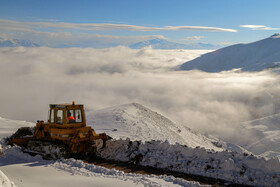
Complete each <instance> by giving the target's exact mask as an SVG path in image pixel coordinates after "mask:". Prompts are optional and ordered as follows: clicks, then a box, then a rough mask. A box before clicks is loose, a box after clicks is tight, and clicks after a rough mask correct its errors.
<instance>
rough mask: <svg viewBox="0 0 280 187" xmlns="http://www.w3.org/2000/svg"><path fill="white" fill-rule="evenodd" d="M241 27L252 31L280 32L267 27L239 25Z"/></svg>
mask: <svg viewBox="0 0 280 187" xmlns="http://www.w3.org/2000/svg"><path fill="white" fill-rule="evenodd" d="M239 27H243V28H248V29H252V30H280V28H271V27H267V26H265V25H239Z"/></svg>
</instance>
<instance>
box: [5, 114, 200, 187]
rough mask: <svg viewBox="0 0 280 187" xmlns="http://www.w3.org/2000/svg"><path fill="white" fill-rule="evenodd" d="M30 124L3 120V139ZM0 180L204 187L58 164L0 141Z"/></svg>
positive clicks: (35, 183)
mask: <svg viewBox="0 0 280 187" xmlns="http://www.w3.org/2000/svg"><path fill="white" fill-rule="evenodd" d="M34 125H35V124H33V123H29V122H26V121H17V120H8V119H4V118H0V126H1V128H2V129H1V131H0V136H1V137H6V136H8V135H11V134H12V133H14V132H15V131H16V130H17V128H18V127H22V126H34ZM0 150H1V151H0V152H3V154H1V155H0V171H1V172H0V181H1V182H2V186H4V187H6V186H7V187H10V186H23V187H25V186H26V187H32V186H36V187H37V186H46V187H47V186H54V187H55V186H69V187H71V186H73V187H74V186H75V187H76V186H112V187H113V186H124V187H130V186H194V187H196V186H201V185H200V184H199V183H197V182H191V181H186V180H183V179H177V178H174V177H172V176H165V175H163V176H153V175H140V174H129V173H124V172H121V171H118V170H115V169H106V168H104V167H100V166H95V165H93V164H87V163H84V162H82V161H79V160H74V159H62V160H57V161H49V160H43V159H42V158H41V156H38V155H37V156H35V157H33V156H30V155H29V154H26V153H23V152H22V151H21V149H20V148H18V147H11V146H7V145H5V144H4V142H3V140H2V142H0Z"/></svg>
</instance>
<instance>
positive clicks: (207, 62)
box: [180, 34, 280, 72]
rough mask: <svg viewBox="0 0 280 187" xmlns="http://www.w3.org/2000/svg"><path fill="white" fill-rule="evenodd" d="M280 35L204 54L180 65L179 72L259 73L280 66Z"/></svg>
mask: <svg viewBox="0 0 280 187" xmlns="http://www.w3.org/2000/svg"><path fill="white" fill-rule="evenodd" d="M279 49H280V34H274V35H272V36H271V37H269V38H266V39H263V40H260V41H256V42H253V43H248V44H236V45H231V46H228V47H225V48H222V49H218V50H216V51H214V52H210V53H206V54H204V55H202V56H200V57H198V58H196V59H193V60H191V61H188V62H186V63H184V64H182V65H181V67H180V69H181V70H193V69H198V70H202V71H206V72H220V71H228V70H232V69H241V70H242V71H261V70H264V69H270V68H278V67H279V65H280V50H279Z"/></svg>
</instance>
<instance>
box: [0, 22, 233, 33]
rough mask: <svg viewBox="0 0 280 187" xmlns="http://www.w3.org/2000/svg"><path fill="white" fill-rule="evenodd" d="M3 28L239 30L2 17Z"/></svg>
mask: <svg viewBox="0 0 280 187" xmlns="http://www.w3.org/2000/svg"><path fill="white" fill-rule="evenodd" d="M0 24H1V27H2V29H4V28H7V29H11V28H14V29H16V28H29V29H38V28H56V29H74V30H81V31H83V30H86V31H96V30H129V31H161V30H169V31H178V30H187V31H206V32H237V30H235V29H226V28H219V27H205V26H164V27H146V26H138V25H128V24H112V23H65V22H19V21H12V20H4V19H0Z"/></svg>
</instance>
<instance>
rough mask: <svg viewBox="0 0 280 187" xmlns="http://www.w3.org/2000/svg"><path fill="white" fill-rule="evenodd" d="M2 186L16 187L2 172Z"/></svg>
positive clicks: (0, 184)
mask: <svg viewBox="0 0 280 187" xmlns="http://www.w3.org/2000/svg"><path fill="white" fill-rule="evenodd" d="M0 186H2V187H16V185H15V184H14V183H13V182H12V181H11V180H10V179H9V178H8V177H7V176H6V175H5V174H4V173H3V172H2V171H1V170H0Z"/></svg>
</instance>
